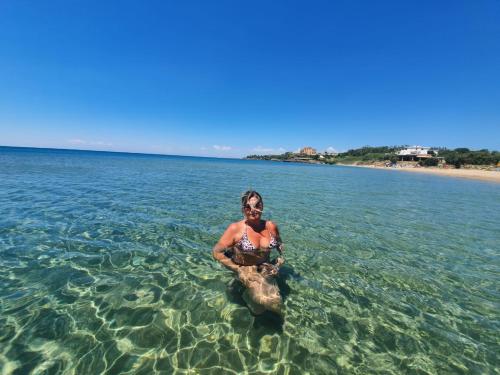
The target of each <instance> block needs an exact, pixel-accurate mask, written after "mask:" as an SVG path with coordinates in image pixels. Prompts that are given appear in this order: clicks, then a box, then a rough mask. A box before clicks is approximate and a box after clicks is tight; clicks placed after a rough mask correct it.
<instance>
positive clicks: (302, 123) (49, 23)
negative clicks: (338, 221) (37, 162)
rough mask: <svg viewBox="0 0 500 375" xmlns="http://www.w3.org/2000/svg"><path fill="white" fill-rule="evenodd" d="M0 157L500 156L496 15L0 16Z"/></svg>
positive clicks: (176, 9)
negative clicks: (412, 149)
mask: <svg viewBox="0 0 500 375" xmlns="http://www.w3.org/2000/svg"><path fill="white" fill-rule="evenodd" d="M0 35H1V37H0V145H15V146H35V147H61V148H78V149H97V150H113V151H131V152H152V153H165V154H180V155H200V156H227V157H239V156H243V155H247V154H251V153H270V152H282V151H284V150H287V151H294V150H296V149H297V148H299V147H301V146H305V145H310V146H313V147H315V148H317V149H318V150H321V151H322V150H325V149H327V148H329V147H332V148H334V149H337V150H346V149H348V148H355V147H360V146H363V145H393V144H422V145H427V146H446V147H450V148H453V147H459V146H465V147H470V148H473V149H476V148H477V149H478V148H489V149H497V150H498V149H500V68H499V67H500V2H499V1H498V0H481V1H470V0H468V1H460V0H454V1H445V0H443V1H426V0H423V1H422V0H420V1H396V0H394V1H383V0H382V1H356V0H346V1H307V2H306V1H303V2H294V1H273V2H270V1H252V2H238V1H189V0H188V1H182V2H173V1H172V2H167V1H149V2H139V1H115V2H103V1H90V0H85V1H76V0H75V1H67V0H64V1H40V2H36V1H30V2H28V1H19V0H3V1H1V2H0Z"/></svg>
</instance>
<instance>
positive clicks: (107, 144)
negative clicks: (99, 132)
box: [68, 138, 113, 147]
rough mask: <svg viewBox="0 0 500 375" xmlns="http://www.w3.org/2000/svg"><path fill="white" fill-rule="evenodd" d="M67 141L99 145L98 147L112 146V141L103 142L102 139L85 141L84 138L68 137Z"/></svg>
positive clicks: (73, 143)
mask: <svg viewBox="0 0 500 375" xmlns="http://www.w3.org/2000/svg"><path fill="white" fill-rule="evenodd" d="M68 143H70V144H72V145H76V146H100V147H110V146H113V144H112V143H109V142H103V141H86V140H84V139H79V138H75V139H70V140H68Z"/></svg>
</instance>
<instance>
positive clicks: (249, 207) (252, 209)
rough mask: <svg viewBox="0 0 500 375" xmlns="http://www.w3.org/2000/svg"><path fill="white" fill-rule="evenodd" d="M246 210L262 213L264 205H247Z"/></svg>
mask: <svg viewBox="0 0 500 375" xmlns="http://www.w3.org/2000/svg"><path fill="white" fill-rule="evenodd" d="M245 210H247V211H258V212H262V205H261V204H258V205H256V206H251V205H249V204H245Z"/></svg>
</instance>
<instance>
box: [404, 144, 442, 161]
mask: <svg viewBox="0 0 500 375" xmlns="http://www.w3.org/2000/svg"><path fill="white" fill-rule="evenodd" d="M437 154H438V152H437V151H436V150H433V149H431V148H430V147H423V146H412V147H407V148H404V149H402V150H399V151H398V152H397V153H396V155H397V157H398V159H399V160H400V161H419V160H422V159H429V158H435V157H437Z"/></svg>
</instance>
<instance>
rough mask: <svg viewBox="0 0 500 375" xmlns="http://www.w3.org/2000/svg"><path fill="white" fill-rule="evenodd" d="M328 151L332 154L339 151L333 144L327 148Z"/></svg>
mask: <svg viewBox="0 0 500 375" xmlns="http://www.w3.org/2000/svg"><path fill="white" fill-rule="evenodd" d="M326 152H328V153H330V154H335V153H337V152H338V151H337V150H336V149H334V148H333V147H332V146H330V147H328V148H327V149H326Z"/></svg>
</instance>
